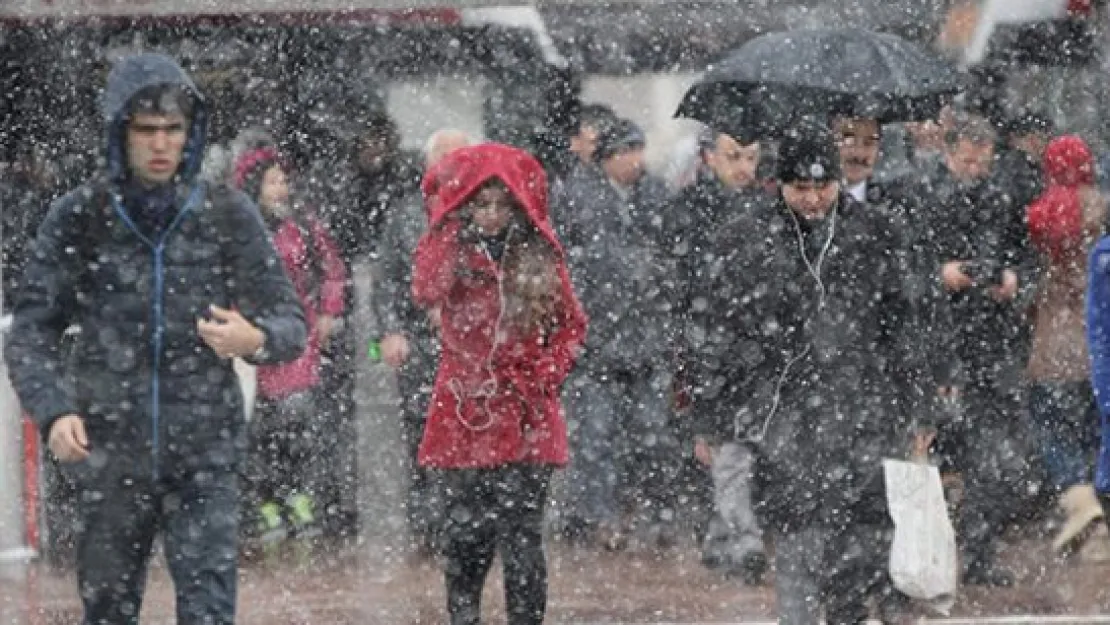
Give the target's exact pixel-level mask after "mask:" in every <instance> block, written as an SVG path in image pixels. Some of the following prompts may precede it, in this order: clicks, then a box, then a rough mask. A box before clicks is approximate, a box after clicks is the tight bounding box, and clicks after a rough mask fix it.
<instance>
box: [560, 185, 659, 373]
mask: <svg viewBox="0 0 1110 625" xmlns="http://www.w3.org/2000/svg"><path fill="white" fill-rule="evenodd" d="M671 210H673V208H672V206H671V205H670V197H669V193H668V191H667V189H666V186H665V185H664V183H662V182H661V181H659V180H657V179H655V178H652V177H650V176H646V175H645V176H644V177H643V178H641V179H640V181H639V183H637V184H636V186H635V187H633V189H632V192H631V194H630V195H629V197H628V199H624V198H622V197H621V195H620V194H619V193H618V192H617V190H616V189H615V188H614V187H613V185H612V184H611V183H610V182H609V180H608V178H606V176H605V174H604V173H603V172H602V170H601V169H600V168H599V167H597V166H581V167H579V168H577V169H576V170H575V171H574V173H572V174H571V176H570V177H569V178H568V179H567V180H566V182H565V183H564V184H563V185H562V186H561V188H560V193H559V196H558V197H557V198H556V199H555V201H554V202H553V209H552V214H553V215H554V216H555V217H554V221H555V223H556V226H557V228H558V229H559V233H560V235H561V237H562V239H563V242H564V244H565V245H566V249H567V262H568V263H569V265H570V271H571V276H572V278H573V281H574V285H575V288H577V289H578V292H579V294H580V295H581V297H582V304H583V305H584V306H585V307H586V312H587V313H588V314H589V315H590V319H591V323H590V338H589V340H588V342H587V345H586V352H585V354H584V355H583V357H582V363H581V364H582V366H584V367H587V368H589V369H592V370H615V371H639V370H642V369H644V368H652V367H654V368H658V367H662V366H667V365H669V363H670V360H671V358H672V354H671V350H672V347H673V339H674V332H675V329H676V327H677V318H676V311H675V307H676V300H677V297H676V293H677V266H676V262H675V259H674V257H673V256H672V255H671V254H670V242H669V240H668V236H667V235H668V233H667V228H666V226H667V224H668V222H669V219H668V218H667V215H668V213H669V211H671Z"/></svg>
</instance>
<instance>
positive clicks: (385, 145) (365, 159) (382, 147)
mask: <svg viewBox="0 0 1110 625" xmlns="http://www.w3.org/2000/svg"><path fill="white" fill-rule="evenodd" d="M393 152H394V146H393V144H392V142H391V141H390V139H389V137H386V136H382V135H377V134H371V135H368V136H366V137H364V138H363V139H362V140H361V141H360V142H359V145H358V167H359V169H360V170H362V171H363V172H364V173H367V174H376V173H378V172H380V171H382V170H383V169H385V167H386V165H387V164H389V160H390V158H392V156H393Z"/></svg>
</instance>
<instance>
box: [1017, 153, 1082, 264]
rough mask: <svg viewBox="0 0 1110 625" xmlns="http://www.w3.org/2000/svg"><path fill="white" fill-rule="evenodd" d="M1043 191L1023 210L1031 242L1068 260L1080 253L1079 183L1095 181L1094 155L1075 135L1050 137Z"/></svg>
mask: <svg viewBox="0 0 1110 625" xmlns="http://www.w3.org/2000/svg"><path fill="white" fill-rule="evenodd" d="M1044 173H1045V178H1046V181H1047V183H1048V185H1047V187H1046V188H1045V191H1044V193H1043V194H1041V196H1040V197H1039V198H1037V199H1036V200H1035V201H1034V202H1033V203H1032V204H1030V205H1029V207H1028V208H1027V209H1026V212H1025V219H1026V224H1027V225H1028V227H1029V237H1030V239H1031V240H1032V242H1033V245H1034V246H1035V247H1036V248H1037V249H1038V250H1039V251H1041V252H1042V253H1044V254H1047V255H1048V256H1049V258H1051V259H1052V261H1053V262H1056V263H1066V262H1071V260H1072V259H1074V258H1075V257H1076V255H1077V254H1083V253H1084V249H1083V206H1082V200H1081V198H1080V187H1081V186H1083V185H1091V184H1094V181H1095V176H1094V158H1093V157H1092V156H1091V149H1090V148H1089V147H1087V143H1086V142H1084V141H1083V139H1080V138H1079V137H1076V136H1074V135H1069V136H1064V137H1059V138H1056V139H1053V140H1052V142H1051V143H1049V144H1048V148H1047V149H1045V153H1044Z"/></svg>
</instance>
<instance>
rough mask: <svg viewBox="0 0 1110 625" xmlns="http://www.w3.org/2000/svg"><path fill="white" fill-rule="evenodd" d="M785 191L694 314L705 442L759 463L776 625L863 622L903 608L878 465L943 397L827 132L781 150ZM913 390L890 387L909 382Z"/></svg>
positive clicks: (748, 216)
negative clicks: (891, 565) (734, 445)
mask: <svg viewBox="0 0 1110 625" xmlns="http://www.w3.org/2000/svg"><path fill="white" fill-rule="evenodd" d="M777 178H778V181H779V184H780V189H779V192H778V195H777V197H776V198H773V201H771V202H768V203H767V204H766V205H762V206H756V207H753V209H752V210H750V211H745V212H744V213H740V214H737V216H736V218H735V219H734V220H733V221H732V222H730V223H729V224H728V225H727V226H725V227H724V228H723V232H722V236H721V237H720V238H719V239H718V240H719V241H721V242H728V244H727V245H724V244H722V245H721V248H720V249H719V250H718V252H717V258H716V261H715V264H714V266H713V268H712V270H711V271H710V272H709V275H708V276H706V278H705V280H704V281H703V284H701V285H700V286H701V293H700V294H699V295H698V296H697V301H698V302H700V303H701V304H702V305H699V306H697V307H696V309H697V310H696V312H695V314H694V319H693V323H694V332H693V333H694V335H695V336H696V339H697V341H696V343H695V345H694V349H696V350H697V351H696V354H697V356H696V357H695V358H693V359H692V360H693V362H694V367H695V368H696V369H697V370H696V371H694V372H692V373H693V375H692V376H691V377H692V379H693V380H694V381H695V383H696V384H697V386H696V387H695V389H694V397H693V401H694V409H693V410H692V414H694V415H696V418H697V419H698V421H699V430H700V432H699V433H700V434H701V435H703V436H706V437H708V438H710V439H712V440H714V441H725V440H731V441H741V442H743V443H745V444H747V445H749V446H750V447H751V448H752V449H754V450H755V462H754V466H753V468H752V477H753V483H754V484H755V488H754V492H753V494H752V496H753V501H754V503H755V509H756V514H757V515H758V516H759V521H760V523H761V525H762V526H763V528H764V530H765V531H766V532H767V534H768V535H769V536H771V537H772V538H773V539H774V541H775V559H776V565H775V568H776V571H777V573H776V586H777V594H778V601H779V619H780V621H779V622H781V623H788V624H809V623H817V622H819V619H820V616H821V615H822V613H823V614H824V616H825V618H826V619H827V621H828V622H837V623H839V622H857V621H858V620H861V619H862V618H864V617H866V616H867V611H868V610H867V606H868V602H869V601H870V599H871V598H872V597H876V596H878V598H879V605H880V606H881V608H882V609H883V611H884V614H882V615H881V616H883V617H884V620H886V619H885V617H887V616H889V614H886V612H887V611H889V609H891V608H894V607H896V605H897V602H896V601H891V600H888V599H890V597H886V596H882V595H883V593H886V592H888V591H889V588H890V585H889V583H888V580H887V573H886V561H887V558H888V557H889V540H890V535H891V526H890V521H889V516H888V514H887V511H886V503H885V501H886V499H885V493H884V488H883V475H882V460H883V459H884V458H890V457H905V456H906V454H907V452H908V450H909V448H910V446H911V442H912V441H913V439H914V435H915V432H916V429H917V426H918V425H919V424H920V423H922V422H923V421H928V420H930V417H929V415H928V414H927V413H928V412H929V410H928V406H929V405H930V402H929V400H928V398H930V397H931V393H929V394H926V393H925V392H923V389H925V388H929V387H931V386H933V385H932V384H931V383H930V382H929V381H928V380H926V378H928V377H929V372H928V368H927V366H926V363H925V362H924V361H923V360H922V359H920V358H918V356H917V354H918V353H920V350H916V349H914V341H915V339H916V337H915V335H914V333H913V332H911V331H910V329H911V328H913V327H914V319H913V317H914V315H915V314H916V313H915V310H916V308H915V307H914V306H913V305H912V302H911V301H910V297H908V296H907V295H906V293H905V288H904V285H905V272H906V271H907V269H906V267H905V266H904V263H903V262H902V261H901V260H900V255H899V254H897V253H896V249H897V246H898V244H899V241H900V239H899V235H898V233H897V232H896V228H895V225H894V224H893V223H892V221H891V220H890V217H888V216H887V215H886V214H884V213H883V212H882V211H874V210H868V209H867V207H865V206H864V205H862V204H860V203H859V202H857V201H856V200H855V199H853V198H852V197H851V195H849V194H848V193H847V192H846V191H845V189H844V188H843V187H842V185H841V184H840V179H841V171H840V156H839V154H838V151H837V145H836V142H835V140H834V138H833V135H832V133H831V132H830V130H829V129H828V127H827V126H826V125H825V124H823V123H820V122H817V121H812V120H805V121H803V122H802V123H799V124H798V125H797V126H796V127H795V128H793V129H792V130H791V131H790V132H788V133H787V135H786V136H785V137H783V139H782V141H781V143H780V145H779V154H778V162H777ZM907 369H908V370H912V371H915V372H917V375H918V377H917V378H916V379H918V380H921V382H920V383H919V384H915V385H913V386H912V387H911V386H906V385H901V384H894V383H892V379H893V378H894V376H895V375H896V374H897V373H898V372H900V371H904V370H907Z"/></svg>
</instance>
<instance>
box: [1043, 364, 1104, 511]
mask: <svg viewBox="0 0 1110 625" xmlns="http://www.w3.org/2000/svg"><path fill="white" fill-rule="evenodd" d="M1029 416H1030V418H1031V420H1032V423H1033V428H1034V430H1035V431H1036V433H1037V438H1038V440H1039V441H1040V445H1041V455H1042V457H1043V458H1044V464H1045V470H1046V472H1047V474H1048V479H1049V481H1050V482H1051V483H1052V486H1054V487H1055V488H1056V489H1057V490H1059V491H1064V490H1067V489H1068V488H1069V487H1071V486H1075V485H1077V484H1090V483H1091V479H1092V477H1093V474H1094V464H1095V458H1096V457H1097V455H1098V449H1099V444H1100V442H1101V441H1100V437H1099V415H1098V407H1097V406H1096V405H1095V395H1094V391H1092V390H1091V385H1090V383H1088V382H1072V383H1039V384H1033V385H1032V386H1030V388H1029Z"/></svg>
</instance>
